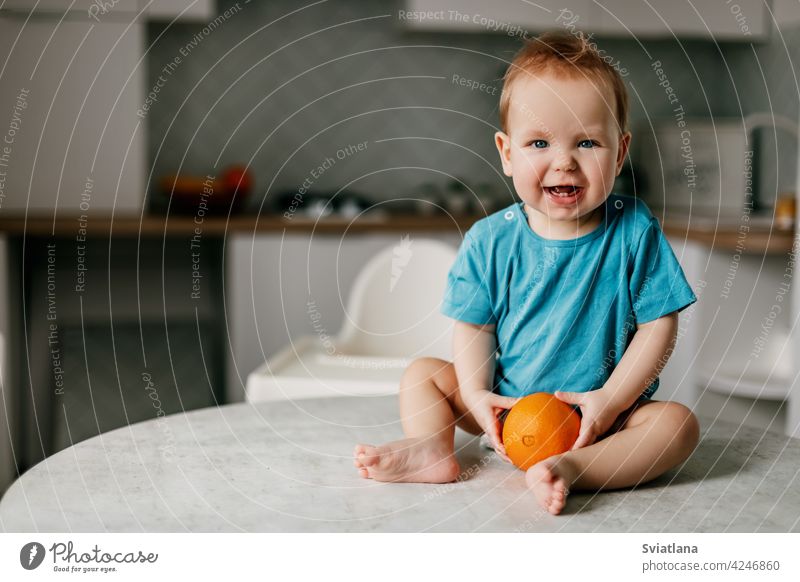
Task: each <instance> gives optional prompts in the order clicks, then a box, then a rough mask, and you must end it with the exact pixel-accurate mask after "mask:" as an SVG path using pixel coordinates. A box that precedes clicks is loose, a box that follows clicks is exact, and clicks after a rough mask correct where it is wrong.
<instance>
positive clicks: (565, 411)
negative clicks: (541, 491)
mask: <svg viewBox="0 0 800 582" xmlns="http://www.w3.org/2000/svg"><path fill="white" fill-rule="evenodd" d="M580 428H581V417H580V416H579V415H578V413H577V412H575V410H574V409H573V408H572V407H571V406H570V405H569V404H567V403H566V402H562V401H561V400H559V399H558V398H556V397H555V396H554V395H552V394H550V393H547V392H538V393H536V394H530V395H528V396H525V397H524V398H522V399H521V400H520V401H519V402H517V403H516V404H515V405H514V406H513V407H512V408H511V410H510V411H509V412H508V415H507V416H506V420H505V423H504V424H503V445H504V446H505V449H506V454H507V455H508V458H509V459H511V461H512V462H513V463H514V464H515V465H516V466H517V467H519V468H520V469H522V470H523V471H525V470H527V469H529V468H530V467H532V466H533V465H535V464H536V463H538V462H539V461H542V460H544V459H546V458H547V457H551V456H553V455H558V454H560V453H563V452H565V451H568V450H569V449H570V448H572V445H574V444H575V441H576V440H577V439H578V434H579V432H580Z"/></svg>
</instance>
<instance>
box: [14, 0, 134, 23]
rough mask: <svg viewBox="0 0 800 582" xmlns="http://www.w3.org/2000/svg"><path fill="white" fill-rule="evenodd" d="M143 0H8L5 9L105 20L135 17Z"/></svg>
mask: <svg viewBox="0 0 800 582" xmlns="http://www.w3.org/2000/svg"><path fill="white" fill-rule="evenodd" d="M141 1H142V0H75V1H74V2H73V1H72V0H39V3H38V4H36V2H35V1H34V0H6V1H5V2H4V3H3V8H2V10H3V11H10V12H18V13H24V14H28V13H30V12H31V11H32V10H33V11H34V13H35V14H36V15H42V14H45V15H46V14H59V15H60V14H64V12H66V11H69V17H70V18H79V19H81V18H82V19H85V20H91V21H93V22H101V21H104V20H115V19H120V18H123V19H126V20H130V19H131V18H133V17H134V16H135V15H136V14H137V13H138V12H139V9H140V6H139V4H140V2H141Z"/></svg>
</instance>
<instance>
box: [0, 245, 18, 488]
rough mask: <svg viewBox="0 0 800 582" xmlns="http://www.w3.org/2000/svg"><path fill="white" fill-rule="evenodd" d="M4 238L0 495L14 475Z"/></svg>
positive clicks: (0, 254) (0, 263)
mask: <svg viewBox="0 0 800 582" xmlns="http://www.w3.org/2000/svg"><path fill="white" fill-rule="evenodd" d="M9 305H10V301H9V286H8V240H7V238H6V237H5V236H0V497H2V496H3V492H5V490H6V488H7V487H8V486H9V485H11V481H12V480H13V479H14V476H15V475H14V459H13V455H12V452H11V435H12V434H15V432H14V431H15V429H16V427H13V426H10V424H11V422H12V419H13V418H15V416H16V415H15V414H13V412H14V410H15V408H16V407H15V404H16V401H15V400H14V394H15V391H14V390H13V389H12V384H11V382H10V377H9V373H8V372H9V370H8V366H7V365H6V363H7V362H8V338H10V337H12V336H11V326H10V321H9V317H8V309H9Z"/></svg>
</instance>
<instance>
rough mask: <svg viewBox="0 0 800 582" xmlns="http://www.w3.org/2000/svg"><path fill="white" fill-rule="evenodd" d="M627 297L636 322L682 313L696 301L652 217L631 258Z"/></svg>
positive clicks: (665, 239)
mask: <svg viewBox="0 0 800 582" xmlns="http://www.w3.org/2000/svg"><path fill="white" fill-rule="evenodd" d="M630 294H631V302H632V304H633V313H634V315H635V317H636V322H637V323H647V322H648V321H653V320H656V319H658V318H659V317H663V316H665V315H668V314H670V313H673V312H675V311H681V310H682V309H685V308H686V307H688V306H689V305H691V304H692V303H694V302H695V301H697V297H695V294H694V292H692V288H691V287H690V286H689V283H688V282H687V281H686V276H685V275H684V273H683V269H681V266H680V263H678V259H676V258H675V253H673V252H672V247H671V246H670V245H669V242H667V238H666V237H665V236H664V233H663V232H662V231H661V228H660V227H659V225H658V221H657V220H656V219H655V218H651V219H650V223H649V225H648V226H647V228H646V229H645V231H644V232H643V233H642V235H641V238H640V240H639V244H638V247H637V249H636V252H635V255H634V260H633V272H632V274H631V278H630Z"/></svg>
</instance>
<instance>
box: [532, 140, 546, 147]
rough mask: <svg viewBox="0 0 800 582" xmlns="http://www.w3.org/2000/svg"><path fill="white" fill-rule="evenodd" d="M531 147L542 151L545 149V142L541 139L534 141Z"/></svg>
mask: <svg viewBox="0 0 800 582" xmlns="http://www.w3.org/2000/svg"><path fill="white" fill-rule="evenodd" d="M531 145H532V146H533V147H535V148H537V149H542V148H546V147H547V145H548V144H547V142H546V141H545V140H543V139H535V140H533V141H532V142H531Z"/></svg>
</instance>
